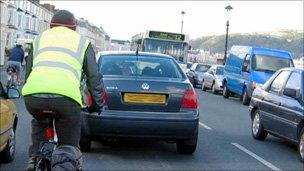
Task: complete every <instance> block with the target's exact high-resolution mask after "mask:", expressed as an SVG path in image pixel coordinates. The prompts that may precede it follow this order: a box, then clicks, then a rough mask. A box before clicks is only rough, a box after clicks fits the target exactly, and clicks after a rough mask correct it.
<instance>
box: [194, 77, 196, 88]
mask: <svg viewBox="0 0 304 171" xmlns="http://www.w3.org/2000/svg"><path fill="white" fill-rule="evenodd" d="M193 87H194V88H196V81H195V78H193Z"/></svg>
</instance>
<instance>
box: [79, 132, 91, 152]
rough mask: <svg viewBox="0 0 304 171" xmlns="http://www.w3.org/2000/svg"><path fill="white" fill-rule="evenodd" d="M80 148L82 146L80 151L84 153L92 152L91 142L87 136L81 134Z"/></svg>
mask: <svg viewBox="0 0 304 171" xmlns="http://www.w3.org/2000/svg"><path fill="white" fill-rule="evenodd" d="M79 146H80V150H81V151H82V152H90V151H91V140H90V139H89V138H88V137H87V136H86V135H84V134H81V136H80V142H79Z"/></svg>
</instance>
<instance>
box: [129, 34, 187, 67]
mask: <svg viewBox="0 0 304 171" xmlns="http://www.w3.org/2000/svg"><path fill="white" fill-rule="evenodd" d="M137 48H138V50H139V51H143V52H154V53H163V54H167V55H171V56H173V57H174V58H175V59H176V60H177V61H178V62H182V63H186V62H187V57H188V49H189V36H188V35H185V34H180V33H169V32H160V31H152V30H148V31H146V32H144V33H140V34H137V35H135V36H133V37H132V40H131V50H134V51H135V50H136V49H137Z"/></svg>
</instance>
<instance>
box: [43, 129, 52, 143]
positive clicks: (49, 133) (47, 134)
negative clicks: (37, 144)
mask: <svg viewBox="0 0 304 171" xmlns="http://www.w3.org/2000/svg"><path fill="white" fill-rule="evenodd" d="M53 137H54V129H53V128H52V127H48V128H47V129H46V131H45V134H44V138H45V139H46V140H50V139H52V138H53Z"/></svg>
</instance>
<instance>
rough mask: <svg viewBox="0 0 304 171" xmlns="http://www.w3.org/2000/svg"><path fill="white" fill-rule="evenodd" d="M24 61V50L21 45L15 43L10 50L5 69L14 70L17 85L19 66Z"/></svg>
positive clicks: (19, 73)
mask: <svg viewBox="0 0 304 171" xmlns="http://www.w3.org/2000/svg"><path fill="white" fill-rule="evenodd" d="M23 60H24V50H23V48H22V45H21V44H19V43H18V42H16V45H15V47H14V48H12V49H11V50H10V53H9V56H8V61H7V68H9V67H13V68H14V69H15V70H16V75H17V84H19V83H20V80H21V79H20V78H21V68H22V67H21V64H22V63H23Z"/></svg>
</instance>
